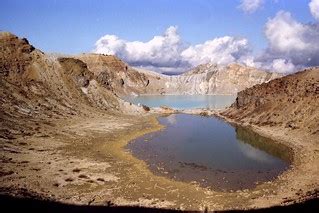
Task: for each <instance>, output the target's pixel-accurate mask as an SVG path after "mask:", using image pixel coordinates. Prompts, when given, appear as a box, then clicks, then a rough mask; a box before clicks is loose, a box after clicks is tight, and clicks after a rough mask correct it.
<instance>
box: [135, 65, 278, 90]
mask: <svg viewBox="0 0 319 213" xmlns="http://www.w3.org/2000/svg"><path fill="white" fill-rule="evenodd" d="M139 71H140V72H141V73H143V74H145V75H146V77H147V78H148V80H149V84H148V86H147V87H146V88H145V91H141V94H176V95H178V94H191V95H193V94H216V95H220V94H227V95H235V94H236V93H237V92H239V91H241V90H243V89H246V88H248V87H251V86H253V85H255V84H260V83H264V82H268V81H269V80H272V79H275V78H278V77H281V76H280V75H278V74H276V73H268V72H264V71H260V70H257V69H255V68H251V67H245V66H241V65H238V64H232V65H229V66H226V67H219V66H217V65H213V64H203V65H199V66H198V67H196V68H194V69H192V70H190V71H189V72H186V73H184V74H182V75H177V76H166V75H161V74H156V73H151V72H148V71H145V70H139Z"/></svg>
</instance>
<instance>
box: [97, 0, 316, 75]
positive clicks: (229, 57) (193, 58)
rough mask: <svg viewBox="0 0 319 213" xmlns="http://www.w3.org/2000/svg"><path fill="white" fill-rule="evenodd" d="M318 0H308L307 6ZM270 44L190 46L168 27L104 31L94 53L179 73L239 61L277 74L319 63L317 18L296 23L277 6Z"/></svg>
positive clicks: (231, 41) (240, 41)
mask: <svg viewBox="0 0 319 213" xmlns="http://www.w3.org/2000/svg"><path fill="white" fill-rule="evenodd" d="M314 2H315V3H316V2H318V1H312V2H311V3H313V4H311V3H310V4H309V6H310V8H311V7H315V8H318V7H316V5H315V6H313V5H314V4H315V3H314ZM264 29H265V31H264V33H265V37H266V39H267V41H268V47H267V48H266V49H265V50H264V51H263V52H261V53H260V54H259V55H257V56H255V55H253V54H252V51H251V49H250V45H249V42H248V40H247V39H246V38H237V37H231V36H224V37H219V38H213V39H211V40H208V41H206V42H203V43H200V44H196V45H189V44H187V43H186V42H184V41H183V39H182V38H181V36H180V35H179V34H178V31H177V27H175V26H171V27H169V28H167V30H166V31H165V32H164V33H163V35H158V36H154V37H153V38H152V39H150V40H149V41H146V42H141V41H127V40H124V39H121V38H119V37H117V36H115V35H105V36H103V37H101V38H100V39H99V40H98V41H97V42H96V43H95V49H94V52H96V53H103V54H111V55H116V56H118V57H120V58H121V59H123V60H124V61H126V62H127V63H129V64H130V65H133V66H139V67H143V68H146V69H151V70H154V71H157V72H165V73H168V72H172V73H176V72H182V71H185V70H187V69H190V68H192V67H194V66H197V65H199V64H203V63H215V64H218V65H227V64H230V63H242V64H245V65H247V66H250V67H256V68H259V69H266V70H270V71H274V72H278V73H292V72H295V71H297V70H300V69H301V68H304V67H309V66H318V65H319V46H318V45H317V44H319V23H308V24H304V23H300V22H298V21H297V20H295V19H294V18H293V17H292V15H291V14H290V13H289V12H285V11H279V12H278V13H277V14H276V15H275V17H273V18H270V19H269V20H268V21H267V23H266V24H265V28H264Z"/></svg>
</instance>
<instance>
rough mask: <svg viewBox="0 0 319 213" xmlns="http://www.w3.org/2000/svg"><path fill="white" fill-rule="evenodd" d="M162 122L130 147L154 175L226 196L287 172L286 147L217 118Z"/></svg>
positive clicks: (182, 116)
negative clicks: (228, 191)
mask: <svg viewBox="0 0 319 213" xmlns="http://www.w3.org/2000/svg"><path fill="white" fill-rule="evenodd" d="M159 122H160V123H161V124H162V125H164V126H165V128H164V129H163V130H161V131H158V132H154V133H150V134H146V135H144V136H142V137H140V138H137V139H135V140H133V141H131V142H130V143H129V144H128V145H127V146H126V148H127V149H128V150H129V151H130V152H131V153H132V154H133V155H134V156H135V157H137V158H138V159H140V160H143V161H145V162H146V163H147V164H148V166H149V168H150V170H151V171H152V172H153V173H154V174H156V175H160V176H165V177H168V178H172V179H174V180H178V181H185V182H196V183H198V184H200V185H201V186H203V187H208V188H212V189H214V190H222V191H223V190H238V189H246V188H253V187H255V186H256V185H257V184H259V183H262V182H265V181H270V180H273V179H275V178H276V177H277V176H278V175H279V174H281V173H282V172H283V171H285V170H286V169H287V168H289V165H290V159H291V156H290V152H289V150H288V149H287V148H286V147H283V146H280V145H278V144H275V143H274V142H273V141H271V140H270V139H267V138H264V137H261V136H259V135H258V134H256V133H254V132H252V131H250V130H248V129H244V128H241V127H236V126H232V125H230V124H228V123H226V122H225V121H223V120H221V119H218V118H216V117H203V116H198V115H187V114H172V115H169V116H162V117H159Z"/></svg>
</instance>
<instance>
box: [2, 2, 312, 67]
mask: <svg viewBox="0 0 319 213" xmlns="http://www.w3.org/2000/svg"><path fill="white" fill-rule="evenodd" d="M242 1H244V0H175V1H173V0H157V1H155V0H154V1H151V0H134V1H132V0H107V1H106V0H105V1H102V0H51V1H49V0H48V1H40V0H28V1H24V0H1V2H0V8H1V9H0V10H1V12H0V30H2V31H10V32H12V33H14V34H16V35H18V36H20V37H26V38H28V39H29V41H30V42H31V43H32V44H33V45H34V46H36V47H37V48H39V49H41V50H43V51H45V52H60V53H69V54H76V53H81V52H89V51H92V50H93V49H94V48H95V46H94V45H95V42H96V41H97V40H98V39H100V38H101V37H102V36H104V35H106V34H110V35H116V36H118V37H119V38H121V39H123V40H126V41H141V42H147V41H149V40H151V39H152V38H153V37H154V36H155V35H163V33H164V32H165V30H166V29H167V28H168V27H170V26H178V35H179V36H180V37H182V40H183V42H184V43H187V44H188V45H196V44H201V43H204V42H205V41H208V40H212V39H214V38H216V37H223V36H231V37H235V38H245V39H247V40H248V41H249V46H250V48H251V49H252V52H253V53H254V54H257V53H260V52H262V51H264V50H265V49H267V48H268V46H269V40H267V38H266V37H265V24H266V23H267V21H269V19H271V18H274V17H275V16H276V14H278V12H279V11H286V12H289V13H290V14H291V16H292V17H293V19H294V20H296V21H298V22H300V23H302V24H309V23H315V21H316V20H315V18H314V17H313V16H312V15H311V13H310V11H309V6H308V4H309V2H310V0H253V1H263V2H264V3H263V4H262V5H261V7H260V8H258V9H257V10H256V11H255V12H252V13H247V12H245V11H243V10H242V9H240V8H239V5H240V4H241V2H242ZM248 1H249V0H248ZM313 1H316V0H313ZM284 60H286V59H284ZM287 60H288V59H287ZM289 60H290V59H289ZM287 63H288V62H287Z"/></svg>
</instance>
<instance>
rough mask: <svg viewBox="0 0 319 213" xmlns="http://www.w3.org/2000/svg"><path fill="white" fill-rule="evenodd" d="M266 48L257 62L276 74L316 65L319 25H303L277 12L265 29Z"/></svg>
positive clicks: (318, 58)
mask: <svg viewBox="0 0 319 213" xmlns="http://www.w3.org/2000/svg"><path fill="white" fill-rule="evenodd" d="M265 35H266V38H267V40H268V43H269V46H268V48H267V50H266V51H265V52H264V53H263V54H262V55H261V56H260V57H259V58H257V59H256V60H257V61H259V62H261V64H262V67H268V68H269V67H271V68H272V69H274V70H275V71H277V72H284V70H287V71H286V72H287V73H289V72H292V71H295V70H296V69H300V68H302V67H305V66H317V65H318V64H319V46H318V45H317V44H318V43H319V25H318V24H302V23H299V22H298V21H296V20H295V19H294V18H293V17H292V16H291V14H290V13H289V12H285V11H280V12H278V13H277V15H276V16H275V17H274V18H272V19H270V20H269V21H268V22H267V23H266V26H265Z"/></svg>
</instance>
